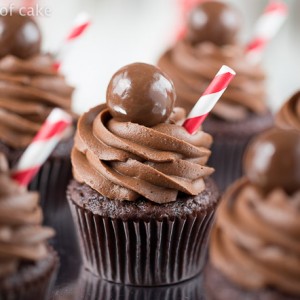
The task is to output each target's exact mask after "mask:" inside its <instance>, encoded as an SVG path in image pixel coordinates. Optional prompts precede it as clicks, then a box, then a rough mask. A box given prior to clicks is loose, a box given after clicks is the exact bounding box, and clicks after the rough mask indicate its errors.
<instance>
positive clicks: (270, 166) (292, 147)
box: [244, 129, 300, 193]
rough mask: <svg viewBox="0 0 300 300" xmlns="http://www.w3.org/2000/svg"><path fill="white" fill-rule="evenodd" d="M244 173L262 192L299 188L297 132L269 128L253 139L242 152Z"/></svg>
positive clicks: (299, 153)
mask: <svg viewBox="0 0 300 300" xmlns="http://www.w3.org/2000/svg"><path fill="white" fill-rule="evenodd" d="M244 167H245V172H246V175H247V176H248V178H249V179H250V181H251V182H252V183H254V184H256V185H258V186H260V187H261V188H263V189H264V190H265V191H267V192H268V191H271V190H273V189H275V188H283V189H284V190H285V191H286V192H288V193H294V192H296V191H299V190H300V134H299V133H298V132H296V131H293V130H281V129H272V130H269V131H267V132H266V133H264V134H262V135H261V136H259V137H258V138H257V139H255V140H254V141H253V142H252V143H251V144H250V146H249V147H248V150H247V152H246V154H245V160H244Z"/></svg>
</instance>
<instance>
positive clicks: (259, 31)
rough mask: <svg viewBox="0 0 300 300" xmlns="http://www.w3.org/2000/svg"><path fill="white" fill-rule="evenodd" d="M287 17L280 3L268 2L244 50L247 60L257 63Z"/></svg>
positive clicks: (285, 7)
mask: <svg viewBox="0 0 300 300" xmlns="http://www.w3.org/2000/svg"><path fill="white" fill-rule="evenodd" d="M287 15H288V8H287V5H286V4H285V3H283V2H281V1H270V3H269V5H268V6H267V7H266V9H265V11H264V13H263V14H262V15H261V17H260V18H259V19H258V20H257V23H256V26H255V31H254V36H253V39H252V41H251V42H250V43H249V44H248V46H247V48H246V54H247V57H248V59H249V60H250V61H251V62H253V63H257V62H259V61H260V60H261V58H262V54H263V51H264V50H265V48H266V46H267V44H268V42H269V41H270V40H271V39H272V38H273V37H274V36H275V35H276V33H277V32H278V31H279V29H280V27H281V26H282V25H283V23H284V21H285V20H286V18H287Z"/></svg>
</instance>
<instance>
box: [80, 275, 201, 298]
mask: <svg viewBox="0 0 300 300" xmlns="http://www.w3.org/2000/svg"><path fill="white" fill-rule="evenodd" d="M76 295H77V297H76V298H75V299H76V300H86V299H89V300H107V299H114V300H141V299H142V300H158V299H161V300H175V299H189V300H201V299H202V296H203V292H202V280H201V278H199V277H195V278H193V279H191V280H188V281H185V282H182V283H180V284H174V285H169V286H161V287H136V286H130V285H121V284H117V283H111V282H108V281H105V280H102V279H100V278H97V277H95V276H94V275H93V274H91V273H90V272H88V271H86V270H83V271H82V272H81V275H80V278H79V285H78V290H77V292H76Z"/></svg>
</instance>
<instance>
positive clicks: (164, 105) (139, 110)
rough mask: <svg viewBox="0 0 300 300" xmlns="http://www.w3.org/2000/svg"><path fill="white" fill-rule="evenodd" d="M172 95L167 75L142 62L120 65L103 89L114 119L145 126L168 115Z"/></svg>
mask: <svg viewBox="0 0 300 300" xmlns="http://www.w3.org/2000/svg"><path fill="white" fill-rule="evenodd" d="M175 98H176V95H175V88H174V85H173V83H172V81H171V80H170V79H169V77H168V76H167V75H166V74H164V73H163V72H162V71H161V70H159V69H158V68H156V67H155V66H152V65H148V64H145V63H133V64H130V65H127V66H125V67H123V68H121V69H120V70H119V71H117V72H116V73H115V74H114V75H113V77H112V79H111V80H110V82H109V85H108V87H107V92H106V103H107V107H108V109H109V111H110V113H111V115H112V116H113V117H114V118H115V119H116V120H118V121H122V122H133V123H138V124H140V125H144V126H148V127H152V126H154V125H157V124H159V123H163V122H165V121H166V120H167V119H168V118H169V116H170V114H171V112H172V110H173V107H174V102H175Z"/></svg>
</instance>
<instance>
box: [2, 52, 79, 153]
mask: <svg viewBox="0 0 300 300" xmlns="http://www.w3.org/2000/svg"><path fill="white" fill-rule="evenodd" d="M53 64H54V60H53V58H52V57H51V56H50V55H46V54H41V55H36V56H34V57H32V58H29V59H24V60H22V59H19V58H17V57H15V56H5V57H4V58H2V59H1V60H0V140H1V141H3V142H4V143H5V144H7V145H8V146H11V147H13V148H16V149H23V148H25V147H26V146H28V144H29V143H30V142H31V140H32V138H33V137H34V136H35V134H36V133H37V131H38V130H39V128H40V126H41V124H42V123H43V122H44V121H45V119H46V118H47V116H48V114H49V113H50V112H51V110H52V109H53V108H54V107H60V108H62V109H64V110H66V111H67V112H71V95H72V92H73V88H72V87H70V86H68V85H67V84H66V82H65V79H64V77H63V76H61V75H59V74H58V73H57V72H56V71H55V70H54V68H53Z"/></svg>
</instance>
